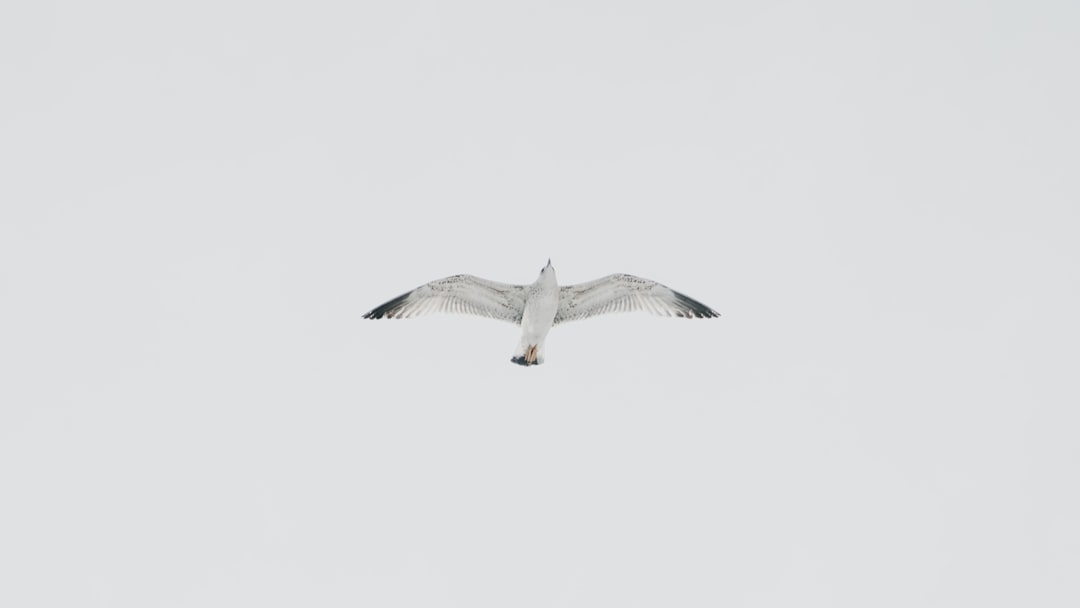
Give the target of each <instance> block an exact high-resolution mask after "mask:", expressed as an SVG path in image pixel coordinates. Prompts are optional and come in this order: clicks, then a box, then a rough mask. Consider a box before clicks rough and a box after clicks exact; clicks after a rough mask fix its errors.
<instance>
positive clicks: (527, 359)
mask: <svg viewBox="0 0 1080 608" xmlns="http://www.w3.org/2000/svg"><path fill="white" fill-rule="evenodd" d="M510 361H511V362H513V363H517V364H518V365H524V366H526V367H528V366H530V365H540V364H541V363H543V362H544V358H543V357H541V356H540V346H539V345H537V344H523V345H522V346H521V347H520V348H518V350H517V352H516V353H514V356H513V357H510Z"/></svg>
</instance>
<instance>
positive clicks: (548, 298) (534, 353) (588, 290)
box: [364, 260, 720, 366]
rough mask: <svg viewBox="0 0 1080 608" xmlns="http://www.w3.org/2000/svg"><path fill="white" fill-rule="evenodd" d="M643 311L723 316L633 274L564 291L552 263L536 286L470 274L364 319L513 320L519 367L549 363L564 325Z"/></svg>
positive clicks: (398, 300) (390, 304)
mask: <svg viewBox="0 0 1080 608" xmlns="http://www.w3.org/2000/svg"><path fill="white" fill-rule="evenodd" d="M632 310H644V311H647V312H651V313H653V314H659V315H664V316H675V317H684V318H709V317H718V316H720V315H719V313H717V312H716V311H714V310H713V309H711V308H709V307H708V306H705V305H704V304H702V303H701V302H698V301H697V300H694V299H692V298H689V297H687V296H685V295H683V294H681V293H679V292H677V291H674V290H672V289H669V288H668V287H665V286H663V285H661V284H659V283H657V282H656V281H651V280H649V279H642V278H640V277H635V276H632V275H628V274H613V275H608V276H606V277H604V278H602V279H597V280H595V281H590V282H588V283H580V284H578V285H569V286H565V287H559V285H558V282H557V281H556V279H555V268H554V267H553V266H552V265H551V260H548V264H547V266H545V267H543V268H542V269H540V276H539V277H538V278H537V279H536V281H535V282H534V283H532V284H531V285H510V284H507V283H497V282H495V281H488V280H486V279H481V278H479V277H474V276H471V275H466V274H462V275H455V276H452V277H447V278H445V279H439V280H437V281H432V282H430V283H427V284H426V285H421V286H420V287H417V288H416V289H414V290H412V291H410V292H408V293H405V294H402V295H400V296H398V297H396V298H394V299H393V300H390V301H389V302H386V303H385V304H383V305H381V306H378V307H376V308H375V309H373V310H371V311H370V312H368V313H367V314H365V315H364V318H365V319H382V318H384V317H385V318H388V319H394V318H408V317H414V316H420V315H425V314H428V313H432V312H458V313H465V314H474V315H480V316H484V317H490V318H494V319H499V320H503V321H509V322H511V323H515V324H518V325H520V326H521V343H520V344H519V346H518V348H517V350H516V351H515V352H514V356H513V357H511V359H510V360H511V361H512V362H514V363H517V364H519V365H525V366H529V365H539V364H541V363H543V362H544V356H543V348H544V339H545V338H546V337H547V334H548V332H549V331H551V328H552V327H553V326H555V325H558V324H559V323H564V322H566V321H573V320H576V319H585V318H588V317H591V316H595V315H599V314H606V313H613V312H624V311H632Z"/></svg>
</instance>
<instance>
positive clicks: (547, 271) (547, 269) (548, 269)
mask: <svg viewBox="0 0 1080 608" xmlns="http://www.w3.org/2000/svg"><path fill="white" fill-rule="evenodd" d="M540 276H542V277H543V276H552V277H554V276H555V267H554V266H552V265H551V258H548V263H547V266H544V267H543V268H541V269H540Z"/></svg>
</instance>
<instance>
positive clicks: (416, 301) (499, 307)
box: [364, 274, 525, 323]
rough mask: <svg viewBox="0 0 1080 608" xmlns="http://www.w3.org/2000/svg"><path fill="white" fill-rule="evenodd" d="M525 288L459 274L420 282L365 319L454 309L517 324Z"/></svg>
mask: <svg viewBox="0 0 1080 608" xmlns="http://www.w3.org/2000/svg"><path fill="white" fill-rule="evenodd" d="M524 310H525V287H524V286H523V285H508V284H506V283H498V282H495V281H488V280H487V279H481V278H480V277H474V276H472V275H468V274H459V275H454V276H452V277H446V278H445V279H439V280H437V281H432V282H430V283H428V284H426V285H421V286H420V287H417V288H416V289H414V290H412V291H410V292H409V293H405V294H402V295H400V296H398V297H396V298H394V299H393V300H390V301H389V302H387V303H385V304H383V305H382V306H377V307H376V308H375V309H374V310H372V311H371V312H368V313H367V314H365V315H364V318H365V319H382V318H383V317H386V318H387V319H407V318H409V317H418V316H421V315H426V314H430V313H435V312H456V313H463V314H469V315H479V316H481V317H490V318H492V319H499V320H502V321H509V322H511V323H521V315H522V312H523V311H524Z"/></svg>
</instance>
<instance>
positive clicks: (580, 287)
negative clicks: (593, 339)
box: [555, 274, 720, 325]
mask: <svg viewBox="0 0 1080 608" xmlns="http://www.w3.org/2000/svg"><path fill="white" fill-rule="evenodd" d="M633 310H642V311H645V312H651V313H653V314H655V315H662V316H665V317H685V318H688V319H692V318H695V317H696V318H701V319H704V318H709V317H719V316H720V313H718V312H716V311H715V310H713V309H711V308H709V307H708V306H706V305H704V304H702V303H701V302H698V301H697V300H695V299H693V298H691V297H688V296H685V295H683V294H681V293H679V292H677V291H675V290H674V289H671V288H669V287H665V286H663V285H661V284H660V283H657V282H656V281H651V280H649V279H643V278H641V277H635V276H634V275H630V274H612V275H608V276H606V277H604V278H602V279H597V280H595V281H589V282H588V283H579V284H577V285H568V286H566V287H560V288H559V309H558V311H556V313H555V324H556V325H558V324H559V323H565V322H567V321H574V320H576V319H585V318H588V317H592V316H596V315H602V314H606V313H612V312H629V311H633Z"/></svg>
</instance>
